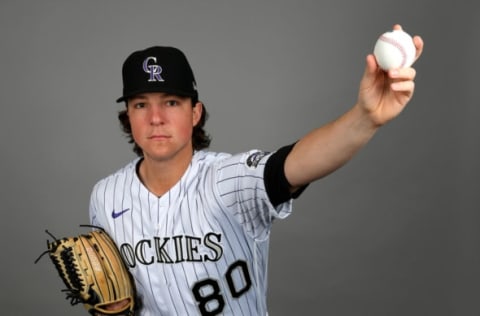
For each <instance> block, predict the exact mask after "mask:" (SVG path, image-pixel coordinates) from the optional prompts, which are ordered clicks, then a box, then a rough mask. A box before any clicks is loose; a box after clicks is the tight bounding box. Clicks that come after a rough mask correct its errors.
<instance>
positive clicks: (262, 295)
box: [90, 25, 423, 316]
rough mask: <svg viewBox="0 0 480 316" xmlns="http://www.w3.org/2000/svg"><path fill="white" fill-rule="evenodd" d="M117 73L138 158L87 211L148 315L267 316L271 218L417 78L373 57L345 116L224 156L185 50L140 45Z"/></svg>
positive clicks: (394, 111)
mask: <svg viewBox="0 0 480 316" xmlns="http://www.w3.org/2000/svg"><path fill="white" fill-rule="evenodd" d="M395 28H400V26H399V25H397V26H395ZM414 41H415V45H416V47H417V58H418V57H419V56H420V54H421V51H422V48H423V41H422V40H421V38H420V37H418V36H416V37H415V38H414ZM122 74H123V83H124V88H123V96H122V97H121V98H120V99H118V102H123V101H124V102H125V103H126V109H125V110H124V111H122V112H120V114H119V119H120V121H121V123H122V126H123V129H124V131H125V132H126V133H127V135H128V136H129V137H130V142H131V143H133V144H134V151H135V152H136V153H137V154H138V156H139V157H138V158H137V159H135V160H134V161H132V162H131V163H129V164H128V165H127V166H125V167H124V168H123V169H121V170H119V171H117V172H116V173H114V174H112V175H110V176H109V177H107V178H105V179H103V180H101V181H99V182H98V183H97V184H96V185H95V187H94V189H93V192H92V196H91V203H90V218H91V222H92V224H93V225H97V226H101V227H103V228H104V229H105V230H106V231H107V232H108V233H110V235H111V236H112V238H114V240H115V241H116V243H117V245H118V247H119V249H120V252H121V254H122V256H123V258H124V260H125V262H126V263H127V266H128V267H129V269H130V271H131V273H132V275H133V276H134V279H135V281H136V286H137V291H138V296H139V299H140V300H141V301H142V307H141V309H140V311H139V314H140V315H143V316H153V315H155V316H158V315H236V316H238V315H249V316H251V315H267V306H266V297H267V270H268V265H267V257H268V243H269V234H270V229H271V226H272V222H273V221H274V220H275V219H277V218H285V217H286V216H288V215H289V214H290V212H291V209H292V199H293V198H296V197H297V196H298V195H300V193H301V192H302V190H303V189H304V188H305V186H307V185H308V184H309V183H310V182H312V181H315V180H317V179H320V178H322V177H324V176H326V175H328V174H329V173H331V172H333V171H335V170H336V169H337V168H339V167H341V166H342V165H343V164H345V163H346V162H347V161H348V160H350V159H351V158H352V157H353V155H354V154H355V153H356V152H357V151H358V150H359V149H360V148H362V147H363V146H364V145H365V144H366V143H367V142H368V141H369V139H370V138H371V137H372V136H373V135H374V133H375V132H376V131H377V130H378V129H379V127H381V126H382V125H384V124H385V123H387V122H388V121H390V120H391V119H393V118H395V117H396V116H397V115H398V114H399V113H400V112H401V111H402V110H403V108H404V107H405V106H406V104H407V103H408V102H409V100H410V99H411V97H412V94H413V91H414V78H415V70H414V69H413V68H406V69H397V70H393V71H390V72H388V73H385V72H383V71H382V70H380V69H379V67H378V65H377V63H376V60H375V57H374V56H373V55H369V56H367V59H366V68H365V73H364V76H363V78H362V80H361V83H360V89H359V95H358V101H357V103H356V104H355V105H354V106H353V107H352V108H351V109H350V110H349V111H348V112H346V113H345V114H344V115H342V116H341V117H339V118H338V119H337V120H335V121H333V122H331V123H329V124H327V125H325V126H323V127H320V128H318V129H315V130H313V131H312V132H310V133H309V134H307V135H306V136H305V137H303V138H302V139H300V140H299V141H298V142H297V143H295V144H293V145H289V146H285V147H283V148H280V149H279V150H277V151H276V152H274V153H267V152H262V151H257V150H253V151H250V152H245V153H241V154H236V155H230V154H226V153H214V152H210V151H207V150H205V149H206V148H207V147H208V145H209V142H210V139H209V138H208V136H207V135H206V133H205V131H204V130H203V125H204V123H205V120H206V116H207V113H206V110H205V107H204V105H203V104H202V103H201V102H200V101H199V99H198V93H197V90H196V85H195V79H194V75H193V72H192V70H191V68H190V65H189V64H188V61H187V59H186V58H185V56H184V54H183V53H182V52H181V51H179V50H178V49H175V48H171V47H151V48H148V49H146V50H142V51H137V52H135V53H133V54H132V55H130V56H129V57H128V58H127V59H126V61H125V63H124V65H123V70H122Z"/></svg>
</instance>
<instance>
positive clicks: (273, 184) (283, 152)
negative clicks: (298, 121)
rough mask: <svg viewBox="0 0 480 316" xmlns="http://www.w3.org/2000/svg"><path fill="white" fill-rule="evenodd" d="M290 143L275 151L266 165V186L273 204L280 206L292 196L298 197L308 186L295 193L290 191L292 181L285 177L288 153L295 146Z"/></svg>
mask: <svg viewBox="0 0 480 316" xmlns="http://www.w3.org/2000/svg"><path fill="white" fill-rule="evenodd" d="M294 145H295V144H292V145H288V146H285V147H282V148H280V149H279V150H277V151H276V152H275V153H273V154H272V155H271V156H270V158H268V160H267V163H266V165H265V171H264V181H265V188H266V190H267V195H268V198H269V199H270V202H271V203H272V204H273V206H275V207H276V206H278V205H280V204H282V203H284V202H287V201H288V200H290V199H292V198H294V199H295V198H297V197H299V196H300V194H301V193H302V192H303V191H304V190H305V188H306V187H307V186H308V184H307V185H305V186H303V187H301V188H299V189H298V190H296V191H295V192H294V193H290V187H291V186H290V183H288V180H287V178H286V177H285V169H284V165H285V160H286V159H287V156H288V154H289V153H290V151H291V150H292V148H293V146H294Z"/></svg>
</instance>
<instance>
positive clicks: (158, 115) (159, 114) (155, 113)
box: [150, 106, 166, 125]
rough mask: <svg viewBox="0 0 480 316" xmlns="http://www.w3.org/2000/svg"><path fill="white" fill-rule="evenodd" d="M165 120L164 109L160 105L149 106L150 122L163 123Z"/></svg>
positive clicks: (154, 123)
mask: <svg viewBox="0 0 480 316" xmlns="http://www.w3.org/2000/svg"><path fill="white" fill-rule="evenodd" d="M165 122H166V115H165V111H164V110H163V108H162V106H152V107H151V108H150V124H151V125H163V124H165Z"/></svg>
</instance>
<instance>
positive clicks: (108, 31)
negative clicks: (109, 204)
mask: <svg viewBox="0 0 480 316" xmlns="http://www.w3.org/2000/svg"><path fill="white" fill-rule="evenodd" d="M467 3H468V4H467ZM475 8H476V5H475V4H474V2H467V1H455V2H453V1H434V0H405V1H391V0H387V1H385V0H383V1H380V0H365V1H357V0H325V1H316V0H315V1H313V0H312V1H285V0H282V1H250V0H246V1H235V2H234V1H209V0H207V1H113V0H105V1H22V0H20V1H18V0H16V1H13V0H2V1H1V3H0V39H1V42H0V69H1V70H0V96H1V99H2V105H1V109H2V110H1V114H0V129H1V130H0V132H1V135H2V137H1V138H0V142H1V143H0V145H1V156H0V157H1V158H0V159H1V168H2V169H1V175H2V182H1V183H2V184H1V193H0V194H1V196H0V197H1V212H2V219H1V221H0V225H1V226H0V234H1V235H0V242H1V246H2V249H3V251H2V256H1V258H2V259H1V267H2V269H1V270H0V271H1V272H0V273H1V277H0V279H1V280H2V288H3V290H2V293H3V294H2V295H1V296H0V302H1V306H2V312H1V313H2V314H3V315H13V316H15V315H38V314H48V315H52V316H55V315H85V314H86V313H85V311H84V309H83V307H82V306H80V305H78V306H75V307H71V306H70V305H69V302H68V301H67V300H65V294H64V293H62V292H61V289H63V288H64V285H63V283H62V282H61V280H60V278H59V277H58V275H57V272H56V271H55V270H54V267H53V265H52V263H51V261H50V259H49V258H48V257H45V258H43V259H42V260H41V261H40V262H39V263H38V264H36V265H35V264H34V263H33V262H34V260H35V259H36V258H37V257H38V256H39V255H40V253H42V252H43V251H44V250H45V249H46V240H47V238H49V237H48V236H47V235H46V234H45V229H48V230H49V231H51V232H52V233H54V234H55V235H56V236H59V237H63V236H68V235H72V234H77V233H81V232H82V229H81V228H79V227H78V225H79V224H86V223H88V202H89V196H90V191H91V189H92V186H93V185H94V183H95V182H96V181H98V180H99V179H100V178H103V177H104V176H106V175H108V174H110V173H111V172H113V171H115V170H117V169H118V168H120V167H122V166H124V165H125V164H126V163H127V162H128V161H130V160H131V159H133V158H134V154H133V152H132V151H131V146H130V145H129V144H128V143H127V140H126V139H125V137H124V136H123V134H122V132H121V131H120V127H119V124H118V121H117V118H116V114H117V111H118V110H120V109H121V108H122V106H123V105H121V104H120V105H119V104H116V103H115V100H116V98H117V97H119V96H120V94H121V88H122V83H121V65H122V63H123V61H124V59H125V58H126V57H127V55H128V54H130V53H131V52H132V51H134V50H138V49H142V48H146V47H148V46H152V45H172V46H176V47H179V48H180V49H182V50H183V51H184V52H185V53H186V55H187V57H188V58H189V60H190V63H191V65H192V68H193V69H194V72H195V75H196V79H197V82H198V88H199V93H200V99H201V100H203V101H204V102H205V104H206V107H207V109H208V111H209V112H210V120H209V121H208V122H207V130H208V132H209V133H210V134H211V135H212V137H213V143H212V146H211V149H212V150H215V151H226V152H231V153H236V152H240V151H245V150H248V149H252V148H260V149H264V150H268V151H272V150H275V149H277V148H278V147H280V146H282V145H285V144H288V143H291V142H294V141H295V140H297V139H298V138H300V137H301V136H302V135H304V134H305V133H307V132H308V131H310V130H311V129H313V128H315V127H317V126H320V125H323V124H325V123H327V122H328V121H330V120H332V119H335V118H336V117H338V116H339V115H340V114H342V113H343V112H345V111H346V110H348V109H349V108H350V107H351V106H352V105H353V104H354V102H355V101H356V96H357V90H358V83H359V80H360V78H361V76H362V73H363V70H364V64H365V56H366V55H367V54H368V53H370V52H371V51H372V50H373V45H374V43H375V40H376V38H377V37H378V35H380V34H381V33H383V32H384V31H386V30H389V29H390V28H391V27H392V25H393V24H394V23H400V24H402V25H403V27H404V28H405V30H406V31H408V32H411V33H413V34H419V35H421V36H422V37H423V39H424V41H425V51H424V54H423V56H422V58H421V60H419V61H418V62H417V64H415V67H416V69H417V71H418V76H417V80H416V89H417V90H416V93H415V96H414V99H413V100H412V102H411V103H410V104H409V106H408V107H407V109H406V110H405V111H404V112H403V113H402V114H401V115H400V116H399V117H398V118H397V119H396V120H395V121H393V122H392V123H391V124H389V125H387V126H385V127H384V128H382V129H381V131H380V132H379V133H378V134H377V135H376V136H375V137H374V139H373V140H372V141H371V142H370V143H369V144H368V145H367V146H366V147H365V148H364V149H363V150H362V151H361V152H360V153H359V154H358V155H357V156H356V157H355V158H354V159H353V160H352V161H351V162H350V163H349V164H348V165H346V166H345V167H343V168H342V169H340V170H339V171H338V172H336V173H335V174H332V175H331V176H329V177H327V178H325V179H323V180H322V181H319V182H316V183H314V184H312V185H310V186H309V188H308V189H307V191H305V192H304V194H303V195H302V196H301V198H300V199H298V200H297V201H296V202H295V212H294V213H293V215H292V216H290V217H289V218H288V219H286V220H284V221H279V222H277V223H276V225H275V227H274V230H273V233H272V239H271V255H270V260H269V296H268V302H269V311H270V315H273V316H283V315H340V316H344V315H345V316H346V315H369V316H372V315H375V316H377V315H378V316H384V315H395V316H396V315H398V316H400V315H410V316H413V315H436V316H440V315H442V316H443V315H460V316H468V315H472V316H474V315H475V316H478V315H479V314H480V304H479V303H478V302H479V300H478V298H479V295H480V286H479V284H480V273H479V266H480V254H479V252H480V233H479V221H480V215H479V185H478V178H479V177H480V168H479V161H480V150H479V147H480V146H479V135H480V128H479V124H478V121H479V118H480V107H479V99H480V98H479V94H478V91H479V88H478V82H479V81H478V74H479V73H480V67H479V65H480V63H479V60H478V56H480V42H479V35H478V30H480V25H479V24H480V23H479V22H478V21H479V20H478V14H477V13H478V11H477V10H476V9H475ZM319 159H321V157H319Z"/></svg>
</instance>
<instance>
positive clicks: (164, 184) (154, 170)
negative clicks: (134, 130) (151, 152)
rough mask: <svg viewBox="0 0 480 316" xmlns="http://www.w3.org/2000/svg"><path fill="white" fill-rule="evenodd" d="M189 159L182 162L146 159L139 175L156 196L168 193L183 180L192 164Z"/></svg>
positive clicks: (139, 168) (138, 171) (140, 166)
mask: <svg viewBox="0 0 480 316" xmlns="http://www.w3.org/2000/svg"><path fill="white" fill-rule="evenodd" d="M191 160H192V159H191V156H190V158H189V159H184V160H182V161H175V163H173V162H169V161H155V160H153V159H149V158H148V157H144V158H143V159H142V160H141V161H140V162H139V163H140V165H139V167H138V169H137V174H138V176H139V178H140V180H141V181H142V183H143V184H144V185H145V187H146V188H147V189H148V190H149V191H150V192H151V193H152V194H155V195H156V196H162V195H164V194H165V193H166V192H168V191H169V190H170V189H171V188H172V187H173V186H174V185H175V184H177V182H178V181H180V179H181V178H182V176H183V175H184V174H185V172H186V171H187V169H188V166H189V165H190V162H191Z"/></svg>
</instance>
